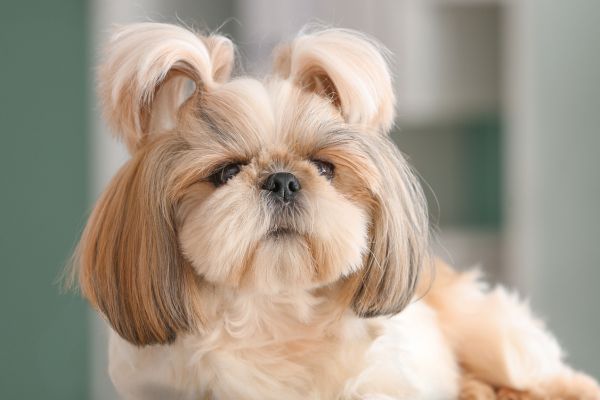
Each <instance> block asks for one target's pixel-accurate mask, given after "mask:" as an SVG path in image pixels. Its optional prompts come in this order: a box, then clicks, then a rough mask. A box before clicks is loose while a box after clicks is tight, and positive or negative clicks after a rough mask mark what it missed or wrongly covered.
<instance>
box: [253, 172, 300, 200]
mask: <svg viewBox="0 0 600 400" xmlns="http://www.w3.org/2000/svg"><path fill="white" fill-rule="evenodd" d="M262 188H263V189H264V190H268V191H270V192H272V193H273V194H274V195H276V196H277V197H278V198H280V199H281V200H283V201H285V202H288V201H290V200H291V199H293V198H294V196H296V193H298V192H299V191H300V189H301V186H300V182H299V181H298V178H296V176H295V175H294V174H290V173H289V172H277V173H275V174H272V175H269V177H268V178H267V180H266V181H265V183H264V184H263V186H262Z"/></svg>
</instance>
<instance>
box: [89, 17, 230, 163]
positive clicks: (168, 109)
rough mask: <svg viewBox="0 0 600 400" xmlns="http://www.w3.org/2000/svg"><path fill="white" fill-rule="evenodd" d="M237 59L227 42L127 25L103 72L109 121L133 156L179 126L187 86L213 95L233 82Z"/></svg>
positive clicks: (159, 26) (174, 28) (118, 35)
mask: <svg viewBox="0 0 600 400" xmlns="http://www.w3.org/2000/svg"><path fill="white" fill-rule="evenodd" d="M233 58H234V49H233V45H232V43H231V41H230V40H229V39H227V38H225V37H222V36H216V35H212V36H208V37H203V36H199V35H196V34H195V33H193V32H191V31H188V30H186V29H184V28H182V27H179V26H175V25H169V24H160V23H138V24H132V25H127V26H125V27H123V28H121V29H119V30H117V31H116V32H115V34H114V35H113V37H112V39H111V40H110V42H109V44H108V46H107V48H106V55H105V60H104V63H103V64H102V66H101V67H100V70H99V76H98V79H99V81H98V91H99V94H100V97H101V99H102V103H103V104H102V105H103V109H104V114H105V116H106V119H107V120H108V121H109V123H110V124H111V126H112V128H113V129H114V130H115V132H116V133H117V135H118V136H119V137H120V138H121V139H122V140H123V141H124V142H125V144H126V145H127V148H128V149H129V151H130V152H131V153H133V152H134V151H135V149H137V148H138V147H139V144H140V143H141V142H142V140H143V139H144V138H145V137H146V136H147V135H148V134H149V133H152V132H154V131H160V130H163V129H165V128H169V127H173V126H174V125H176V124H177V121H178V120H179V118H180V116H179V115H178V111H179V110H180V109H183V108H182V107H181V106H182V104H183V103H184V101H185V100H186V83H189V81H190V80H191V81H192V82H193V84H194V85H195V88H194V92H193V93H194V94H193V95H194V96H197V95H202V93H204V92H206V91H210V90H211V89H212V88H213V87H215V86H216V85H218V84H220V83H223V82H225V81H226V80H227V79H229V76H230V73H231V70H232V68H233ZM187 97H190V96H189V95H188V96H187Z"/></svg>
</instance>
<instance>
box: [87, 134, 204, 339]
mask: <svg viewBox="0 0 600 400" xmlns="http://www.w3.org/2000/svg"><path fill="white" fill-rule="evenodd" d="M169 136H170V135H169ZM155 140H158V141H159V143H158V144H156V143H153V145H152V146H145V147H144V148H143V149H141V150H140V151H138V152H137V153H136V154H135V156H134V158H133V159H132V160H130V161H129V162H128V163H127V164H126V165H125V166H124V167H123V168H122V169H121V170H120V171H119V173H118V174H117V175H116V176H115V177H114V179H113V180H112V182H111V183H110V185H109V186H108V188H107V189H106V191H105V192H104V194H103V196H102V198H101V199H100V200H99V201H98V203H97V204H96V207H95V209H94V211H93V213H92V215H91V217H90V219H89V221H88V224H87V226H86V228H85V230H84V233H83V235H82V238H81V241H80V243H79V246H78V251H77V257H78V260H75V262H76V263H78V268H79V284H80V287H81V290H82V292H83V295H84V296H85V297H86V298H87V299H88V300H89V301H90V302H91V303H92V305H93V306H95V307H96V308H97V309H98V310H100V311H101V312H102V313H103V314H104V315H105V316H106V318H107V319H108V321H109V322H110V324H111V325H112V327H113V329H115V331H116V332H118V333H119V334H120V335H121V336H122V337H123V338H125V339H126V340H128V341H129V342H131V343H133V344H136V345H148V344H155V343H169V342H172V341H173V340H174V339H175V337H176V334H177V333H178V332H182V331H188V330H190V329H193V328H194V326H197V325H195V324H197V322H198V319H199V318H200V314H199V311H200V310H199V307H198V305H196V304H194V301H195V300H194V299H195V298H196V297H195V296H192V295H191V294H192V293H193V292H196V293H197V292H198V288H197V286H195V285H198V284H200V282H199V281H198V280H199V278H198V277H197V276H196V275H195V274H194V272H193V270H192V267H191V266H189V265H188V264H187V263H186V262H185V260H184V259H183V257H182V256H181V253H180V252H179V249H178V248H177V243H178V240H177V236H176V231H175V222H174V215H173V213H174V209H173V204H172V202H173V200H172V197H173V196H172V194H170V193H169V192H170V190H171V189H170V188H169V184H170V183H169V182H171V181H172V179H170V174H171V171H172V169H173V168H174V165H175V162H176V160H177V157H178V155H177V154H178V153H179V152H180V151H181V150H183V149H184V146H185V143H184V142H183V141H182V140H179V141H175V140H173V138H171V137H167V136H165V137H162V136H161V137H157V139H155ZM161 141H162V142H161ZM196 301H197V300H196Z"/></svg>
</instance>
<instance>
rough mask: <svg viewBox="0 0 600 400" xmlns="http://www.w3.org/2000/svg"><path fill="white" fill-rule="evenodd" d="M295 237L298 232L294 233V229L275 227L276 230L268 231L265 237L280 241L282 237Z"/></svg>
mask: <svg viewBox="0 0 600 400" xmlns="http://www.w3.org/2000/svg"><path fill="white" fill-rule="evenodd" d="M295 235H298V231H296V230H294V229H291V228H283V227H276V228H272V229H269V231H268V232H267V235H266V237H267V238H269V239H281V238H284V237H291V236H295Z"/></svg>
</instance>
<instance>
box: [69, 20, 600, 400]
mask: <svg viewBox="0 0 600 400" xmlns="http://www.w3.org/2000/svg"><path fill="white" fill-rule="evenodd" d="M274 53H275V54H274V58H273V59H274V62H273V72H272V74H271V75H269V76H267V77H265V78H264V79H261V80H257V79H252V78H248V77H237V78H231V75H232V70H233V69H234V64H235V61H234V54H235V49H234V46H233V44H232V42H231V41H230V40H229V39H227V38H225V37H223V36H219V35H206V36H202V35H198V34H196V33H194V32H192V31H190V30H187V29H185V28H182V27H179V26H175V25H169V24H160V23H138V24H133V25H128V26H124V27H122V28H120V29H119V30H118V31H117V32H116V33H115V34H114V36H113V37H112V39H111V41H110V42H109V44H108V46H107V51H106V55H105V60H104V63H103V65H102V66H101V68H100V70H99V95H100V97H101V100H102V104H103V110H104V114H105V117H106V119H107V121H108V122H109V123H110V125H111V127H112V129H113V130H114V132H116V135H117V137H118V138H119V139H121V140H122V141H123V142H124V143H125V144H126V146H127V148H128V150H129V152H130V154H131V159H130V160H129V161H128V162H127V163H126V164H125V165H124V166H123V167H122V168H121V169H120V170H119V172H118V173H117V174H116V176H115V177H114V179H113V180H112V182H111V183H110V184H109V185H108V187H107V188H106V190H105V191H104V193H103V194H102V196H101V198H100V199H99V200H98V202H97V204H96V206H95V208H94V209H93V212H92V214H91V216H90V218H89V221H88V223H87V225H86V227H85V229H84V232H83V234H82V237H81V240H80V243H79V245H78V247H77V251H76V257H75V259H76V262H75V264H76V268H75V272H76V275H77V276H76V279H77V280H78V283H79V287H80V289H81V292H82V294H83V296H84V297H85V298H87V299H88V300H89V302H90V303H91V305H92V306H93V307H94V308H95V309H97V310H98V311H99V312H100V314H101V315H102V316H103V317H104V318H105V319H106V321H107V322H108V324H109V325H110V327H111V337H110V344H109V354H110V362H109V364H110V365H109V372H110V376H111V378H112V381H113V382H114V384H115V386H116V389H117V390H118V392H119V394H120V395H121V396H122V397H123V398H125V399H144V400H146V399H215V400H229V399H257V400H258V399H260V400H265V399H277V400H281V399H289V400H294V399H303V400H305V399H328V400H329V399H340V400H342V399H343V400H350V399H381V400H383V399H388V400H389V399H411V400H415V399H434V400H445V399H448V400H450V399H463V400H464V399H496V398H498V399H600V388H599V387H598V385H597V383H596V382H595V381H594V380H593V379H592V378H591V377H588V376H586V375H585V374H582V373H579V372H576V371H574V370H573V369H571V368H570V367H568V366H567V365H566V364H565V363H564V362H563V358H562V351H561V348H560V347H559V345H558V343H557V341H556V340H555V339H554V338H553V337H552V335H551V334H550V333H548V332H547V330H546V329H545V327H544V325H543V324H542V322H540V321H539V320H537V319H536V318H535V317H534V316H532V315H531V313H530V311H529V310H528V308H527V307H526V306H525V305H524V304H523V303H521V302H520V300H519V299H518V298H517V297H516V296H515V295H514V294H511V293H509V292H507V291H506V290H505V289H503V288H496V289H493V290H492V289H488V288H487V287H486V286H485V285H484V284H483V283H482V282H481V281H480V279H479V276H478V275H477V273H476V272H466V273H459V272H457V271H455V270H453V269H452V268H451V267H449V266H447V265H445V264H444V263H443V262H441V261H440V260H437V259H436V258H435V257H433V256H432V255H431V254H430V252H429V244H428V240H429V222H428V215H427V210H426V203H425V199H424V196H423V192H422V189H421V187H420V185H419V182H418V180H417V179H416V178H415V174H414V173H413V171H412V169H411V167H410V166H409V165H408V163H407V161H406V160H405V158H404V157H403V156H402V154H401V153H400V151H399V150H398V149H397V148H396V147H395V145H394V144H393V142H392V141H391V140H390V138H389V136H388V133H389V131H390V129H391V127H392V124H393V123H394V108H395V97H394V91H393V85H392V80H391V77H390V71H389V67H388V64H387V61H386V57H385V55H386V50H385V49H384V48H383V47H381V46H380V45H379V44H377V43H376V42H375V41H373V40H371V39H370V38H368V37H366V36H365V35H363V34H361V33H358V32H354V31H349V30H343V29H323V30H315V31H305V32H303V33H301V34H299V35H298V36H297V37H296V38H295V39H294V40H293V41H291V42H290V43H287V44H282V45H280V46H278V47H277V48H276V50H275V52H274Z"/></svg>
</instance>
